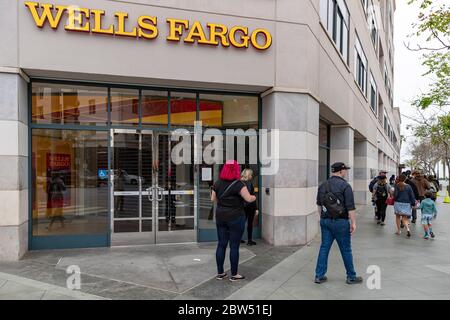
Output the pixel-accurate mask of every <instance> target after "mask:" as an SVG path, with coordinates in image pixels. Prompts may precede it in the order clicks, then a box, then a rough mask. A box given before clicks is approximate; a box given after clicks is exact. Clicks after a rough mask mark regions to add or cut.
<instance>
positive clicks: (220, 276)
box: [216, 273, 228, 280]
mask: <svg viewBox="0 0 450 320" xmlns="http://www.w3.org/2000/svg"><path fill="white" fill-rule="evenodd" d="M227 276H228V275H227V274H226V273H222V274H218V275H217V276H216V280H223V279H225V278H226V277H227Z"/></svg>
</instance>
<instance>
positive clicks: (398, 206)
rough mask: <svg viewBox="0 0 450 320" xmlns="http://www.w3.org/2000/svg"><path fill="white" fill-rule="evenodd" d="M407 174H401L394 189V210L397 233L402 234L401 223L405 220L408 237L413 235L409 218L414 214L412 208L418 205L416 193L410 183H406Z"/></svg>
mask: <svg viewBox="0 0 450 320" xmlns="http://www.w3.org/2000/svg"><path fill="white" fill-rule="evenodd" d="M405 181H406V176H405V175H403V174H402V175H400V178H399V182H398V184H397V185H396V186H395V191H394V201H395V202H394V212H395V216H396V219H395V222H396V225H397V232H396V234H398V235H400V234H401V227H400V223H401V221H403V225H404V226H405V227H406V230H407V233H406V235H407V237H408V238H409V237H411V230H410V229H409V223H408V220H409V218H410V217H411V215H412V211H411V208H413V207H414V206H415V205H416V198H415V197H414V193H413V191H412V188H411V186H410V185H408V184H406V183H405Z"/></svg>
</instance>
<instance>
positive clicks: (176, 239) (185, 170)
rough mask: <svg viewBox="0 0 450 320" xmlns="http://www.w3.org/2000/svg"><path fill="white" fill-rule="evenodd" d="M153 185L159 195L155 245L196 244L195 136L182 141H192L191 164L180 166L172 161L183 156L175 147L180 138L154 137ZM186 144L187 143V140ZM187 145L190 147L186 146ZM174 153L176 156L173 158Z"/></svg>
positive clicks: (156, 210) (160, 135) (164, 135)
mask: <svg viewBox="0 0 450 320" xmlns="http://www.w3.org/2000/svg"><path fill="white" fill-rule="evenodd" d="M153 137H154V147H153V151H154V153H153V154H154V155H155V159H154V164H153V167H154V176H153V178H154V181H153V187H154V189H155V191H156V196H155V197H156V201H154V211H155V219H157V226H156V230H157V232H156V240H155V241H156V243H181V242H196V241H197V233H196V214H195V213H196V211H197V204H196V200H195V196H194V195H195V181H196V180H195V175H196V172H195V171H194V163H193V144H192V143H193V136H192V135H190V134H188V135H187V136H184V137H182V139H187V140H189V141H190V144H189V145H190V148H191V150H184V151H180V152H181V153H182V152H189V153H190V157H189V159H188V161H183V162H181V163H179V162H178V161H173V160H174V159H173V157H175V158H176V157H178V156H180V154H179V152H178V149H177V150H174V149H173V146H174V145H176V144H177V143H178V142H177V140H178V136H177V137H175V138H174V139H172V133H167V132H160V133H154V135H153ZM184 142H186V140H184ZM186 145H188V144H186ZM172 151H174V152H173V154H172Z"/></svg>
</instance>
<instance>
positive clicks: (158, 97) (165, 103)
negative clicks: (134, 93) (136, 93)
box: [141, 90, 169, 126]
mask: <svg viewBox="0 0 450 320" xmlns="http://www.w3.org/2000/svg"><path fill="white" fill-rule="evenodd" d="M141 108H142V124H143V125H163V126H167V125H168V123H169V100H168V93H167V92H159V91H147V90H144V91H142V101H141Z"/></svg>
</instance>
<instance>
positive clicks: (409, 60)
mask: <svg viewBox="0 0 450 320" xmlns="http://www.w3.org/2000/svg"><path fill="white" fill-rule="evenodd" d="M434 1H435V3H437V4H439V3H443V2H445V1H448V0H434ZM419 12H420V9H419V4H418V3H414V4H411V5H408V0H397V9H396V11H395V20H394V23H395V26H394V46H395V62H394V68H395V70H394V72H395V79H394V106H396V107H400V112H401V114H402V126H401V130H402V132H401V134H402V135H403V136H405V138H406V142H404V143H403V144H402V150H401V162H404V161H405V160H407V159H408V158H409V145H410V143H411V142H412V141H414V140H415V139H416V138H415V137H414V136H413V135H412V132H411V131H410V130H409V131H408V130H406V126H407V125H408V124H414V123H415V122H413V121H412V120H410V119H408V116H413V117H414V116H417V111H416V108H414V107H412V106H411V101H412V100H413V99H414V97H416V96H418V95H419V94H420V93H421V92H426V91H427V89H428V85H429V84H430V83H431V79H430V78H429V77H428V76H427V77H424V76H423V74H424V73H425V71H426V69H425V68H424V67H423V66H422V63H421V57H422V55H423V52H413V51H410V50H408V49H407V48H406V46H405V43H407V42H408V38H407V36H408V35H409V34H411V32H412V30H413V28H412V27H411V25H412V24H413V23H414V22H416V21H417V19H418V18H417V17H418V15H419ZM416 43H417V42H416ZM420 43H422V44H423V43H424V42H423V41H420ZM412 44H414V42H412ZM433 112H434V111H428V112H427V113H428V114H430V113H433Z"/></svg>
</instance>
